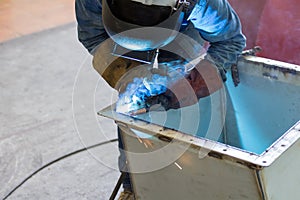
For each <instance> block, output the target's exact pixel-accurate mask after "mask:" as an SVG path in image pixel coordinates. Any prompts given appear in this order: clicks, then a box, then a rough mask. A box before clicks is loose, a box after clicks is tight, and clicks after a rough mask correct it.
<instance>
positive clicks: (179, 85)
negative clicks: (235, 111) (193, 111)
mask: <svg viewBox="0 0 300 200" xmlns="http://www.w3.org/2000/svg"><path fill="white" fill-rule="evenodd" d="M222 86H223V80H222V78H221V76H220V74H219V70H218V69H217V67H216V66H215V65H214V64H212V63H211V62H210V61H208V60H205V59H204V60H201V61H200V62H199V63H198V64H197V65H196V66H195V67H194V68H193V69H192V70H190V72H189V73H188V74H187V75H186V76H185V77H183V78H181V79H179V80H178V81H176V82H175V83H173V84H171V85H170V86H169V87H168V89H167V91H166V92H165V93H163V94H161V95H159V96H157V97H156V99H155V101H156V103H160V104H161V105H162V106H163V107H164V108H165V109H166V110H168V109H177V108H182V107H186V106H191V105H194V104H196V103H198V101H199V99H200V98H202V97H206V96H209V95H210V94H212V93H214V92H215V91H217V90H219V89H221V88H222Z"/></svg>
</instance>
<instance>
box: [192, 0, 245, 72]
mask: <svg viewBox="0 0 300 200" xmlns="http://www.w3.org/2000/svg"><path fill="white" fill-rule="evenodd" d="M188 20H190V21H191V22H192V23H193V24H194V27H195V28H196V29H197V30H198V31H199V33H200V35H201V36H202V37H203V39H205V40H207V41H208V42H209V43H210V46H209V48H208V51H207V53H208V56H207V59H209V60H211V61H213V62H214V63H215V64H216V65H217V67H218V68H219V70H220V71H221V73H222V72H224V73H225V72H226V70H228V69H229V68H230V67H231V66H232V64H234V63H236V62H237V58H238V56H239V55H240V54H241V52H242V50H243V49H244V48H245V46H246V45H245V44H246V38H245V36H244V35H243V34H242V31H241V23H240V20H239V18H238V16H237V14H236V13H235V11H234V10H233V9H232V7H231V6H230V4H229V3H228V2H227V1H226V0H218V1H216V0H199V2H198V3H197V4H196V5H195V7H194V9H193V10H192V12H191V14H190V16H189V17H188Z"/></svg>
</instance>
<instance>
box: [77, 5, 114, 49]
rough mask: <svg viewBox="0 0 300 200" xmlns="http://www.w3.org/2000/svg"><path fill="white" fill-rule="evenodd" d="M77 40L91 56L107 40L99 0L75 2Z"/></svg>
mask: <svg viewBox="0 0 300 200" xmlns="http://www.w3.org/2000/svg"><path fill="white" fill-rule="evenodd" d="M75 14H76V20H77V31H78V39H79V41H80V42H81V43H82V44H83V46H84V47H85V48H86V49H87V50H88V51H89V52H90V53H91V54H93V53H94V51H95V49H96V48H97V47H98V46H99V44H100V43H102V42H103V41H104V40H106V39H107V38H108V35H107V33H106V32H105V29H104V26H103V23H102V5H101V0H75Z"/></svg>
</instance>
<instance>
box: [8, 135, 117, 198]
mask: <svg viewBox="0 0 300 200" xmlns="http://www.w3.org/2000/svg"><path fill="white" fill-rule="evenodd" d="M116 141H118V139H111V140H107V141H104V142H100V143H97V144H94V145H91V146H88V147H84V148H82V149H79V150H76V151H73V152H71V153H68V154H66V155H64V156H61V157H59V158H57V159H55V160H53V161H51V162H49V163H47V164H46V165H44V166H42V167H40V168H39V169H37V170H36V171H34V172H33V173H32V174H30V175H29V176H28V177H27V178H25V179H24V180H23V181H22V182H21V183H20V184H19V185H17V186H16V187H15V188H14V189H13V190H11V191H10V192H9V193H8V194H7V195H6V196H5V197H4V198H3V200H6V199H7V198H8V197H10V196H11V195H12V194H13V193H14V192H15V191H16V190H17V189H18V188H20V187H21V186H22V185H23V184H24V183H25V182H26V181H28V180H29V179H30V178H31V177H33V176H34V175H35V174H37V173H39V172H40V171H42V170H43V169H45V168H46V167H49V166H50V165H52V164H54V163H56V162H58V161H60V160H63V159H65V158H68V157H70V156H73V155H75V154H78V153H80V152H83V151H86V150H89V149H92V148H95V147H98V146H101V145H104V144H108V143H110V142H116Z"/></svg>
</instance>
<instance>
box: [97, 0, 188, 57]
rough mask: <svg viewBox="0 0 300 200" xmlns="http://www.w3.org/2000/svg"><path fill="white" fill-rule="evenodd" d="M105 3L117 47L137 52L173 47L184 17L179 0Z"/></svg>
mask: <svg viewBox="0 0 300 200" xmlns="http://www.w3.org/2000/svg"><path fill="white" fill-rule="evenodd" d="M180 2H181V1H180ZM102 4H103V5H102V20H103V25H104V28H105V30H106V32H107V33H108V35H109V36H110V37H111V39H112V40H113V41H114V42H115V43H116V44H118V45H120V46H122V47H124V48H126V49H130V50H134V51H148V50H153V49H157V48H160V47H163V46H165V45H167V44H169V43H170V42H171V41H173V40H174V38H175V37H176V35H177V33H178V31H179V29H180V27H181V23H182V20H183V17H184V12H183V4H182V3H178V0H103V1H102Z"/></svg>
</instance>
